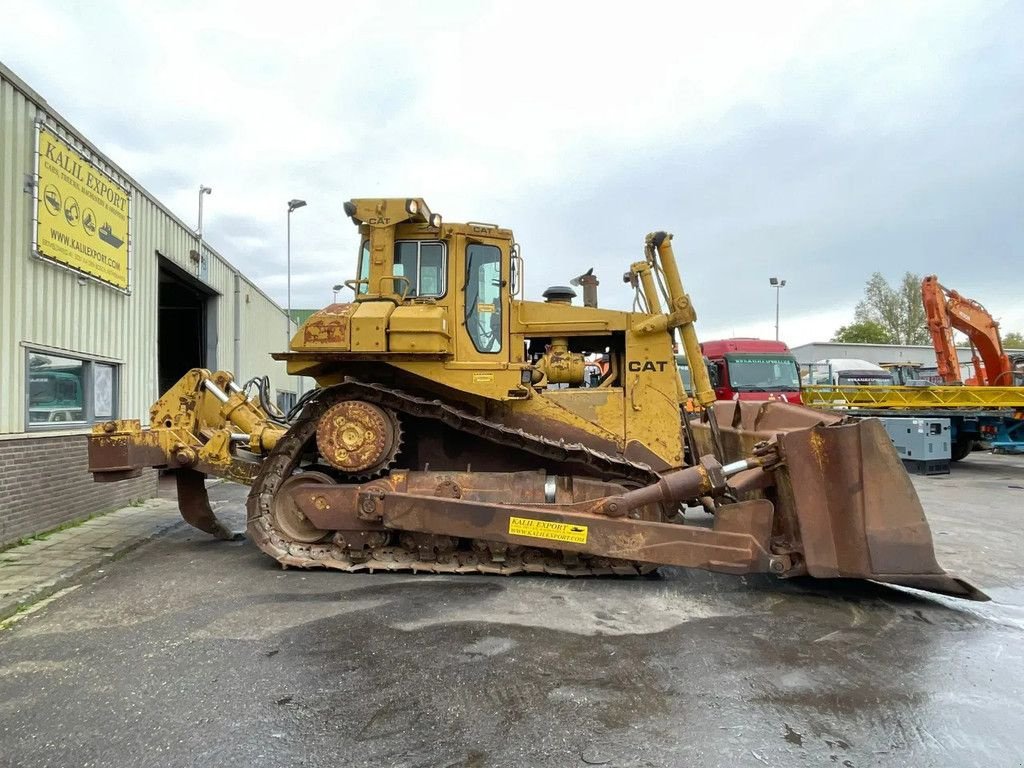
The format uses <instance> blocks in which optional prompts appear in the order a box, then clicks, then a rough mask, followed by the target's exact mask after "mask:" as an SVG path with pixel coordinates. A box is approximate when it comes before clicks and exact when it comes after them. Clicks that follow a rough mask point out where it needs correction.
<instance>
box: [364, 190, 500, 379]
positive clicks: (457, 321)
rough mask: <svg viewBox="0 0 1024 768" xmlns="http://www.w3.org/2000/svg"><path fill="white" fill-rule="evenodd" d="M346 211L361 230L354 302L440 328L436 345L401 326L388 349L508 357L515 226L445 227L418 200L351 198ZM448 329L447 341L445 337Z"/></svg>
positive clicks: (487, 358)
mask: <svg viewBox="0 0 1024 768" xmlns="http://www.w3.org/2000/svg"><path fill="white" fill-rule="evenodd" d="M345 210H346V213H348V215H349V216H350V217H351V218H352V220H353V221H354V222H355V223H356V224H358V225H359V230H360V234H361V235H362V243H361V246H360V250H359V262H358V270H359V273H358V274H359V276H358V278H356V279H355V280H353V281H349V282H348V283H346V285H348V286H349V287H350V288H352V289H353V290H354V292H355V296H354V303H356V304H360V303H365V302H388V303H391V304H392V305H394V306H395V307H403V308H410V309H403V311H401V312H399V313H398V316H397V318H396V319H397V320H399V325H400V326H402V325H403V320H404V319H406V318H407V317H408V318H417V319H418V320H419V321H420V322H418V323H417V325H418V326H424V327H421V328H420V330H425V326H428V325H430V323H431V321H432V322H433V325H434V327H435V328H434V329H435V333H436V335H437V337H438V338H437V339H435V342H436V343H435V344H434V345H433V346H432V347H429V346H428V347H425V346H423V345H422V344H420V345H416V343H415V340H414V339H413V338H411V337H406V336H404V335H402V333H403V331H402V330H401V329H400V330H399V331H398V334H397V337H396V334H392V338H391V339H389V342H390V343H389V344H388V351H389V352H406V353H416V352H417V351H422V352H426V351H427V349H431V350H432V351H434V352H439V351H444V352H446V353H449V354H451V355H453V356H455V357H457V358H458V359H460V360H467V361H469V360H474V359H479V360H481V361H489V362H498V361H504V362H507V361H508V360H509V344H508V334H509V326H508V322H507V318H508V316H509V306H510V301H511V297H512V288H513V287H514V285H513V280H512V276H513V272H514V266H513V258H512V252H513V250H514V245H513V238H512V232H511V231H510V230H507V229H502V228H500V227H498V226H496V225H493V224H480V223H470V224H459V225H450V224H449V225H445V224H444V223H443V222H442V219H441V216H440V215H439V214H436V213H431V212H430V209H429V208H428V207H427V205H426V203H425V202H424V201H423V200H421V199H419V198H413V199H407V200H353V201H350V202H349V203H348V204H346V209H345ZM417 308H418V309H417ZM427 308H433V309H427ZM392 315H393V313H392ZM389 319H390V318H389ZM444 334H447V336H448V338H447V343H446V344H442V343H440V337H441V336H442V335H444Z"/></svg>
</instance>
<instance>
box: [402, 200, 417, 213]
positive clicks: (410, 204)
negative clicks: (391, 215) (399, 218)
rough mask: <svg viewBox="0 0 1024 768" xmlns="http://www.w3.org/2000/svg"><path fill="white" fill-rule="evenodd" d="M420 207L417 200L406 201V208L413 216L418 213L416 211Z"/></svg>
mask: <svg viewBox="0 0 1024 768" xmlns="http://www.w3.org/2000/svg"><path fill="white" fill-rule="evenodd" d="M419 209H420V204H419V203H417V202H416V201H415V200H406V201H405V210H407V211H408V212H409V213H411V214H412V215H413V216H415V215H416V213H417V212H418V211H419Z"/></svg>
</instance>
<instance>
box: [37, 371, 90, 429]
mask: <svg viewBox="0 0 1024 768" xmlns="http://www.w3.org/2000/svg"><path fill="white" fill-rule="evenodd" d="M28 387H29V390H28V402H29V406H28V418H29V423H31V424H40V423H44V422H63V421H81V419H82V414H83V406H84V403H85V397H84V395H83V393H82V380H81V378H79V376H78V375H77V374H74V373H70V372H68V371H61V370H52V369H36V370H33V371H32V372H31V375H30V376H29V382H28Z"/></svg>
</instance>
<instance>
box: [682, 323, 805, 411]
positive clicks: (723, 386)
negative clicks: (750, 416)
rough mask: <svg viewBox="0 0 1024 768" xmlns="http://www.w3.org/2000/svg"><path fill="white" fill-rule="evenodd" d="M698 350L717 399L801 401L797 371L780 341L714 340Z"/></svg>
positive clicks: (798, 372)
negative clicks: (706, 366) (701, 354)
mask: <svg viewBox="0 0 1024 768" xmlns="http://www.w3.org/2000/svg"><path fill="white" fill-rule="evenodd" d="M700 348H701V352H703V354H704V357H705V358H706V359H707V360H708V363H709V365H710V368H709V370H710V373H711V386H712V387H714V390H715V397H716V398H717V399H719V400H783V401H785V402H789V403H799V402H801V400H800V368H799V366H798V365H797V362H796V358H795V357H793V353H792V352H790V351H789V347H787V346H786V345H785V344H784V343H783V342H781V341H770V340H766V339H752V338H734V339H717V340H714V341H705V342H704V343H702V344H701V345H700Z"/></svg>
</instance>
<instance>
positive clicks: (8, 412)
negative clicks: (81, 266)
mask: <svg viewBox="0 0 1024 768" xmlns="http://www.w3.org/2000/svg"><path fill="white" fill-rule="evenodd" d="M44 117H46V118H49V122H50V124H51V125H52V126H54V127H55V128H56V129H57V131H58V132H59V133H60V134H61V135H62V136H64V137H66V138H67V139H69V140H70V141H71V142H72V144H73V145H75V146H77V147H78V148H80V149H82V150H83V151H84V152H86V153H87V154H89V155H92V156H93V158H94V159H95V160H96V161H97V162H98V163H99V164H100V165H101V166H103V167H104V169H105V170H109V171H111V172H112V174H113V175H115V176H117V177H120V178H121V179H122V180H123V181H124V182H125V183H126V184H127V186H128V187H129V188H130V189H131V194H132V202H131V218H132V220H131V242H132V253H131V276H130V280H131V287H130V291H131V292H130V294H128V295H126V294H124V293H122V292H120V291H118V290H115V289H113V288H111V287H109V286H107V285H103V284H101V283H98V282H95V281H93V280H86V279H84V278H81V277H80V276H79V275H77V274H76V273H74V272H72V271H69V270H67V269H64V268H63V267H60V266H57V265H55V264H52V263H50V262H46V261H42V260H40V259H38V258H34V257H33V256H32V254H31V251H32V226H33V223H32V206H33V199H34V195H33V193H32V192H26V191H25V178H26V175H31V174H32V172H33V169H34V161H35V158H34V153H35V142H36V121H37V120H40V119H43V118H44ZM197 245H198V243H197V239H196V237H195V234H194V232H193V231H192V230H191V229H190V228H189V227H188V226H187V225H186V224H185V223H184V222H182V221H181V220H180V219H178V218H177V217H175V216H174V215H173V214H172V213H171V212H170V211H168V210H167V209H166V208H164V207H163V206H161V205H160V204H159V202H157V201H156V200H155V199H153V198H152V197H151V196H150V195H149V194H148V193H147V192H146V191H145V190H144V189H142V188H141V187H140V186H139V185H138V184H137V183H136V182H135V181H134V180H132V179H131V177H129V176H128V175H127V174H126V173H124V172H123V171H121V170H120V169H118V168H117V167H116V166H114V165H113V164H111V163H110V162H109V161H107V160H106V158H104V157H102V155H100V154H99V153H98V152H97V151H96V148H95V147H93V146H92V145H91V144H89V143H88V142H87V141H86V140H85V138H84V137H82V136H81V135H80V134H78V133H77V132H75V131H74V130H73V129H72V128H71V127H70V126H69V125H68V124H67V122H66V121H64V120H63V119H62V118H60V116H59V115H57V114H56V113H55V112H54V111H53V110H52V109H50V108H49V107H48V106H47V105H45V102H44V101H42V99H41V98H40V97H39V96H38V95H36V94H34V93H32V92H31V91H30V89H27V88H26V87H25V86H24V85H23V84H22V83H20V81H18V80H17V79H16V78H15V77H14V76H13V75H10V74H9V73H8V71H7V70H6V69H5V68H3V67H2V66H0V375H2V381H3V388H2V390H0V435H2V434H10V433H19V432H22V431H24V429H25V404H26V392H25V361H26V352H25V350H26V347H28V346H38V347H43V348H47V349H50V350H53V351H54V352H57V351H58V350H63V351H66V352H69V353H76V354H81V355H85V356H88V357H95V358H103V359H109V360H114V361H117V362H119V363H120V364H121V379H120V386H119V408H120V415H121V417H122V418H138V419H141V420H142V421H143V422H144V423H145V422H147V421H148V416H149V406H150V405H151V404H152V403H153V401H154V400H155V399H156V397H157V395H158V392H157V388H158V384H157V338H158V334H157V321H158V286H159V274H158V265H159V257H158V255H157V254H158V253H159V254H162V255H163V256H165V257H166V258H168V259H170V260H171V261H173V262H174V263H176V264H178V265H179V266H180V267H181V268H182V269H184V270H185V271H187V272H189V273H191V274H195V273H196V268H195V263H194V262H192V260H191V259H190V256H189V254H190V252H191V251H192V250H195V248H196V247H197ZM204 252H205V253H206V254H207V256H208V259H209V275H208V280H207V284H208V285H209V286H210V288H212V289H213V290H214V291H216V292H217V293H218V296H217V297H216V298H215V299H213V301H215V302H216V304H217V308H216V317H217V321H216V335H217V347H216V363H217V366H218V367H219V368H223V369H228V370H230V369H231V368H232V367H233V365H234V338H235V333H236V329H235V316H236V315H235V306H234V302H235V301H236V298H235V286H234V275H235V273H236V270H235V269H234V268H233V267H232V266H231V265H230V264H229V263H227V262H226V261H225V260H224V259H223V258H222V257H221V256H220V255H219V254H218V253H217V252H216V251H214V250H213V249H212V248H210V247H209V246H208V245H207V244H205V243H204ZM239 301H240V306H239V309H240V313H239V315H240V318H241V321H242V322H241V327H240V329H239V333H240V337H241V338H240V341H241V343H240V351H241V356H240V357H241V361H242V371H239V372H237V374H238V376H239V377H240V378H241V377H245V378H249V377H251V376H256V375H269V376H271V378H272V379H273V380H275V381H283V379H284V366H283V365H282V364H281V363H277V362H275V361H273V360H271V359H270V357H269V353H270V352H271V351H278V350H280V349H281V348H282V347H283V342H284V326H285V313H284V311H283V310H282V309H281V308H280V307H278V306H277V305H276V304H275V303H274V302H273V301H271V300H270V299H269V297H267V296H266V295H265V294H264V293H263V292H262V291H260V290H259V288H258V287H257V286H256V285H255V284H253V283H251V282H250V281H248V280H247V279H245V278H244V276H242V278H241V290H240V300H239ZM241 302H244V304H243V303H241ZM307 382H308V380H307ZM282 388H283V387H282Z"/></svg>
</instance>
